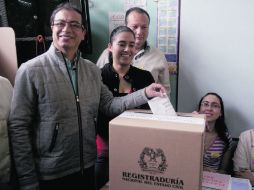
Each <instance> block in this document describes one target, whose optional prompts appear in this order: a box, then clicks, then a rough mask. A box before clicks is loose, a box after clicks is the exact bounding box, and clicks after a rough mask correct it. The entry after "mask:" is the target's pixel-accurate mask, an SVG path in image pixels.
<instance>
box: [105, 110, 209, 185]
mask: <svg viewBox="0 0 254 190" xmlns="http://www.w3.org/2000/svg"><path fill="white" fill-rule="evenodd" d="M109 125H110V127H109V175H110V177H109V181H110V185H109V189H110V190H154V189H156V190H157V189H158V190H178V189H183V190H200V189H201V185H202V169H203V168H202V165H203V164H202V160H203V159H202V154H203V141H204V129H205V116H204V115H196V116H194V115H193V114H191V115H188V114H184V117H183V116H160V115H153V114H148V113H137V112H135V111H126V112H124V113H123V114H121V115H120V116H118V117H116V118H115V119H113V120H112V121H111V122H110V124H109Z"/></svg>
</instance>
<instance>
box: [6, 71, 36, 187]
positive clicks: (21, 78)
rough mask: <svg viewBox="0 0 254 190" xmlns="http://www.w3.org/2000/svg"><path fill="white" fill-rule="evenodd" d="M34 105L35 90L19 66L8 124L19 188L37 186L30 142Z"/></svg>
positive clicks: (25, 72)
mask: <svg viewBox="0 0 254 190" xmlns="http://www.w3.org/2000/svg"><path fill="white" fill-rule="evenodd" d="M36 106H37V104H36V91H35V89H34V88H33V83H32V82H31V80H30V78H29V76H28V72H27V69H25V67H22V66H21V67H20V69H19V70H18V72H17V75H16V79H15V86H14V91H13V98H12V104H11V111H10V117H9V126H8V127H9V132H10V139H11V145H12V150H13V157H14V162H15V166H16V169H17V175H18V178H19V184H20V188H21V190H23V189H35V188H34V187H37V186H38V179H37V174H36V171H35V164H34V158H33V150H32V143H31V142H32V139H31V136H32V120H33V118H35V117H36V116H35V113H36ZM29 187H31V188H29Z"/></svg>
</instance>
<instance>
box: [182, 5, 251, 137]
mask: <svg viewBox="0 0 254 190" xmlns="http://www.w3.org/2000/svg"><path fill="white" fill-rule="evenodd" d="M180 22H181V24H180V30H181V31H180V58H179V81H178V111H181V112H192V111H193V110H195V109H196V108H197V104H198V101H199V99H200V98H201V96H202V95H204V94H205V93H206V92H209V91H214V92H217V93H218V94H220V95H221V96H222V98H223V100H224V104H225V114H226V121H227V124H228V128H229V130H230V132H231V134H232V136H233V137H238V136H239V133H240V132H241V131H244V130H246V129H250V128H253V127H254V84H253V83H254V1H253V0H181V17H180Z"/></svg>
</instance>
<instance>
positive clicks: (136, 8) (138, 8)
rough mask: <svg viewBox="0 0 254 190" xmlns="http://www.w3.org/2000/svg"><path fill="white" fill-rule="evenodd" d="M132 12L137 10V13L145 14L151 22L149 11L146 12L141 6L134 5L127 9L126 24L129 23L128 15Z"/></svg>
mask: <svg viewBox="0 0 254 190" xmlns="http://www.w3.org/2000/svg"><path fill="white" fill-rule="evenodd" d="M132 12H137V13H140V14H145V15H146V16H147V17H148V21H149V23H148V24H150V16H149V14H148V12H146V10H144V9H142V8H140V7H132V8H130V9H129V10H127V11H126V13H125V25H127V24H128V16H129V14H130V13H132Z"/></svg>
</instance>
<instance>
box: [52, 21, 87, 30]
mask: <svg viewBox="0 0 254 190" xmlns="http://www.w3.org/2000/svg"><path fill="white" fill-rule="evenodd" d="M67 24H68V25H69V27H70V28H71V29H73V30H80V29H82V30H83V29H84V27H83V25H82V24H80V23H79V22H77V21H70V22H66V21H63V20H57V21H54V22H53V23H52V26H55V27H57V28H59V29H63V28H64V27H65V26H66V25H67Z"/></svg>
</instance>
